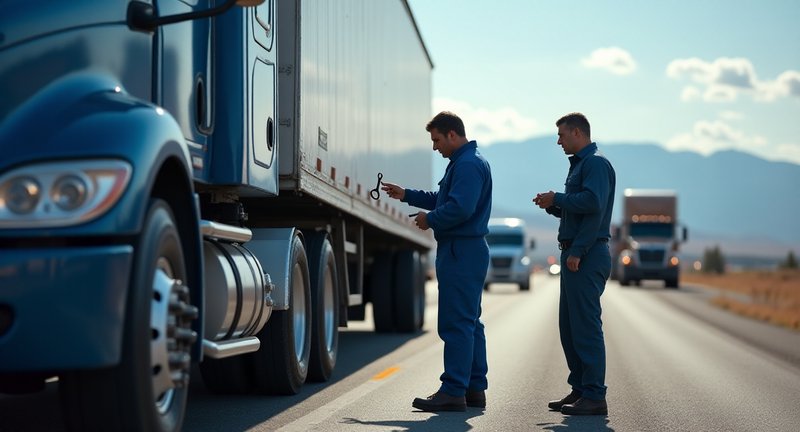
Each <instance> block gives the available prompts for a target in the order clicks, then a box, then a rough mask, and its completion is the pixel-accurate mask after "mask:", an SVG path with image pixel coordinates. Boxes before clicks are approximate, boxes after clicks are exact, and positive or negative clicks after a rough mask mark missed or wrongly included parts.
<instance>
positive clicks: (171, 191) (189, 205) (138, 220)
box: [0, 72, 203, 359]
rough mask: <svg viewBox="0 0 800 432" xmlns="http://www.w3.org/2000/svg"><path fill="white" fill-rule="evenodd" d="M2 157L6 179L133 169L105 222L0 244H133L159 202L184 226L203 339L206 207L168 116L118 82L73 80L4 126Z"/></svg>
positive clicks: (32, 233)
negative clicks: (76, 168)
mask: <svg viewBox="0 0 800 432" xmlns="http://www.w3.org/2000/svg"><path fill="white" fill-rule="evenodd" d="M0 154H2V155H3V158H2V160H0V175H2V174H4V173H6V172H7V171H9V170H11V169H14V168H17V167H20V166H27V165H33V164H37V163H48V162H56V161H60V162H68V161H78V160H91V159H116V160H123V161H126V162H127V163H129V164H130V165H131V167H132V174H131V178H130V181H129V183H128V186H127V188H126V190H125V192H124V193H123V194H122V196H121V197H120V199H119V201H118V202H117V203H116V204H115V205H114V206H113V207H111V208H110V209H109V210H108V211H107V212H106V213H105V214H102V215H100V216H98V217H97V218H96V219H93V220H91V221H88V222H86V223H83V224H79V225H74V226H65V227H56V228H45V229H42V228H25V229H15V230H0V240H2V239H3V238H4V237H26V238H28V239H34V240H35V239H37V238H46V237H50V238H52V237H87V236H109V237H112V238H126V237H127V238H133V237H135V236H137V235H138V234H139V233H140V232H141V230H142V228H143V227H142V225H143V223H144V219H145V215H146V212H147V208H148V203H149V200H150V199H151V197H156V198H161V199H164V200H166V201H167V202H168V203H170V206H171V207H172V210H173V213H174V216H175V218H176V223H177V225H178V229H179V232H180V235H181V239H182V246H183V251H184V257H185V260H186V265H187V270H188V275H189V280H188V281H186V283H187V285H188V286H189V287H190V290H191V298H192V299H193V300H192V303H194V304H195V306H197V307H198V309H199V310H200V318H199V319H197V320H195V322H194V325H193V328H194V330H195V331H196V332H197V333H198V335H202V333H203V332H202V329H203V325H202V311H203V263H202V239H201V236H200V229H199V220H200V211H199V203H198V199H197V196H196V194H195V193H194V190H193V181H192V170H191V165H190V162H189V161H190V156H189V150H188V146H187V144H186V142H185V139H184V137H183V135H182V133H181V130H180V128H179V126H178V124H177V122H176V121H175V119H174V118H173V117H172V116H171V115H170V114H169V113H168V112H166V111H165V110H163V109H162V108H160V107H158V106H156V105H154V104H152V103H150V102H148V101H144V100H141V99H138V98H136V97H134V96H132V95H130V94H128V93H126V92H125V90H124V89H122V88H121V87H120V85H119V84H118V82H117V81H116V80H115V79H114V78H113V77H111V76H108V75H105V74H102V73H86V72H84V73H77V74H72V75H68V76H65V77H64V78H61V79H59V80H56V81H54V82H52V83H50V84H49V85H48V86H46V87H44V88H43V89H41V90H40V91H39V92H37V93H36V95H34V96H33V97H31V98H30V99H28V100H27V101H26V102H25V103H23V104H22V105H21V106H19V107H17V108H16V109H15V110H14V111H12V112H11V113H10V114H9V115H8V116H7V117H6V119H4V120H3V121H2V123H0ZM125 286H126V287H127V284H125ZM126 291H127V289H126ZM120 340H121V335H120ZM200 353H201V340H200V338H198V341H197V343H196V345H195V347H194V349H193V353H192V354H193V355H192V357H193V358H195V359H199V358H200V355H201V354H200Z"/></svg>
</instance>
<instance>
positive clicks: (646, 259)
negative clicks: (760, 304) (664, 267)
mask: <svg viewBox="0 0 800 432" xmlns="http://www.w3.org/2000/svg"><path fill="white" fill-rule="evenodd" d="M639 261H641V263H642V264H649V263H657V264H661V263H662V262H664V251H663V250H639Z"/></svg>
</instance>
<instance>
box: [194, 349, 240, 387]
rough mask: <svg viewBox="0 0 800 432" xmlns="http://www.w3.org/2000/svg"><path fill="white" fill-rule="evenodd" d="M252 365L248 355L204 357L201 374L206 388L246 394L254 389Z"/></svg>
mask: <svg viewBox="0 0 800 432" xmlns="http://www.w3.org/2000/svg"><path fill="white" fill-rule="evenodd" d="M251 366H252V365H251V364H250V362H249V361H247V358H246V356H241V355H240V356H236V357H228V358H222V359H213V358H211V357H208V356H206V357H204V358H203V362H202V363H200V375H201V376H202V377H203V383H204V384H205V385H206V388H207V389H208V390H209V391H211V392H212V393H216V394H245V393H250V392H251V391H252V390H253V371H252V367H251Z"/></svg>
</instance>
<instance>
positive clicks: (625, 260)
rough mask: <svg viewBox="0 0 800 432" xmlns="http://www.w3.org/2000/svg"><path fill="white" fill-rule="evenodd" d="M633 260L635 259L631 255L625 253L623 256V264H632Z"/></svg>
mask: <svg viewBox="0 0 800 432" xmlns="http://www.w3.org/2000/svg"><path fill="white" fill-rule="evenodd" d="M631 262H633V260H632V259H631V257H630V255H623V257H622V264H623V265H631Z"/></svg>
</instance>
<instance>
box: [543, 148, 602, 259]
mask: <svg viewBox="0 0 800 432" xmlns="http://www.w3.org/2000/svg"><path fill="white" fill-rule="evenodd" d="M569 165H570V168H569V174H567V181H566V183H565V188H564V192H563V193H561V192H556V194H555V198H554V199H553V205H552V206H551V207H549V208H548V209H547V212H548V213H550V214H552V215H554V216H556V217H558V218H560V219H561V221H560V223H559V226H558V241H562V242H563V241H571V242H572V245H571V246H570V247H569V249H568V250H567V253H568V254H569V255H572V256H577V257H581V256H583V255H584V254H586V252H587V251H588V250H589V248H590V247H591V246H592V245H593V244H594V242H595V241H597V239H609V238H610V237H611V228H610V225H611V212H612V211H613V210H614V190H615V188H616V183H617V179H616V173H615V172H614V167H612V166H611V162H609V161H608V159H606V158H605V157H604V156H602V155H601V154H599V153H598V152H597V144H595V143H591V144H589V145H587V146H586V147H584V148H583V149H582V150H581V151H579V152H578V153H577V154H575V155H574V156H571V157H570V158H569Z"/></svg>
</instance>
